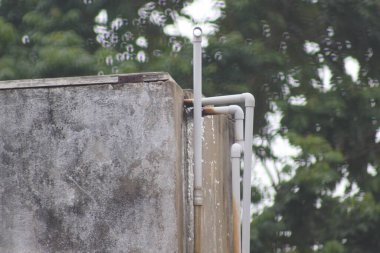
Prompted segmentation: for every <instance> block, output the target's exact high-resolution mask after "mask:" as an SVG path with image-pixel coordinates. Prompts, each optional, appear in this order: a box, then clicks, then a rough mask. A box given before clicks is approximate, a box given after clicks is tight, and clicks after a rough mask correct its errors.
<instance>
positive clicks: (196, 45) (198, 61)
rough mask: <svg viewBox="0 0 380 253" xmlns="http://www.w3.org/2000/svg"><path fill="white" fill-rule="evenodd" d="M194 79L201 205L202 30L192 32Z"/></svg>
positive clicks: (196, 167)
mask: <svg viewBox="0 0 380 253" xmlns="http://www.w3.org/2000/svg"><path fill="white" fill-rule="evenodd" d="M193 35H194V36H193V79H194V87H193V89H194V205H202V204H203V192H202V178H203V177H202V47H201V43H202V30H201V28H199V27H195V28H194V30H193Z"/></svg>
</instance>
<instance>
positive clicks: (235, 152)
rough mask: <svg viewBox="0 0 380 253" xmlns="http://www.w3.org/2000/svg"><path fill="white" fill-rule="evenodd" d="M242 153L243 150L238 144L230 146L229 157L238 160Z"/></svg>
mask: <svg viewBox="0 0 380 253" xmlns="http://www.w3.org/2000/svg"><path fill="white" fill-rule="evenodd" d="M242 151H243V149H242V147H241V146H240V144H239V143H234V144H232V146H231V157H232V158H240V157H241V154H242Z"/></svg>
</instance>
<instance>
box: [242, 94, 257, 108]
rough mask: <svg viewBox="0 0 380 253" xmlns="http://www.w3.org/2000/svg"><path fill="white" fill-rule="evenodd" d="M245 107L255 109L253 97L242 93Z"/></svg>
mask: <svg viewBox="0 0 380 253" xmlns="http://www.w3.org/2000/svg"><path fill="white" fill-rule="evenodd" d="M242 95H243V96H244V100H245V106H249V107H255V103H256V101H255V97H254V96H253V95H252V94H251V93H243V94H242Z"/></svg>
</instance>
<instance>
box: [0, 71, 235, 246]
mask: <svg viewBox="0 0 380 253" xmlns="http://www.w3.org/2000/svg"><path fill="white" fill-rule="evenodd" d="M183 96H184V95H183V90H182V89H181V88H180V87H179V86H178V85H177V84H176V83H175V81H173V79H172V78H171V77H170V76H169V75H168V74H165V73H143V74H130V75H116V76H99V77H96V76H95V77H78V78H57V79H35V80H20V81H2V82H0V252H1V253H8V252H9V253H18V252H130V253H146V252H147V253H149V252H155V253H156V252H163V253H167V252H192V250H193V238H194V235H193V223H192V222H193V221H192V219H193V217H192V215H193V213H192V212H193V211H192V210H193V209H192V180H193V179H192V158H191V157H192V136H191V135H190V134H191V132H192V130H191V128H192V124H191V119H189V118H188V115H187V114H186V113H184V108H183ZM231 126H232V125H231V122H229V119H228V117H224V116H218V117H216V116H214V117H207V118H206V119H205V125H204V127H205V139H204V144H203V145H204V151H205V157H204V166H205V169H204V176H205V178H204V184H205V201H206V204H205V207H204V232H205V233H204V237H205V239H204V247H203V248H204V252H218V253H219V252H231V248H232V247H231V240H232V239H231V233H232V232H231V231H232V224H231V220H232V219H231V208H230V206H231V205H230V203H231V172H230V165H229V164H230V163H229V147H230V142H231V138H232V135H231Z"/></svg>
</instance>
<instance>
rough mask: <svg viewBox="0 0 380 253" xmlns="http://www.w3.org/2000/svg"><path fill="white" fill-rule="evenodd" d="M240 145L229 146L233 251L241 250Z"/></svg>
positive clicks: (237, 252) (238, 251)
mask: <svg viewBox="0 0 380 253" xmlns="http://www.w3.org/2000/svg"><path fill="white" fill-rule="evenodd" d="M241 154H242V147H241V146H240V144H238V143H234V144H232V146H231V167H232V214H233V252H234V253H235V252H236V253H240V252H241V241H240V238H241V232H240V158H241Z"/></svg>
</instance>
